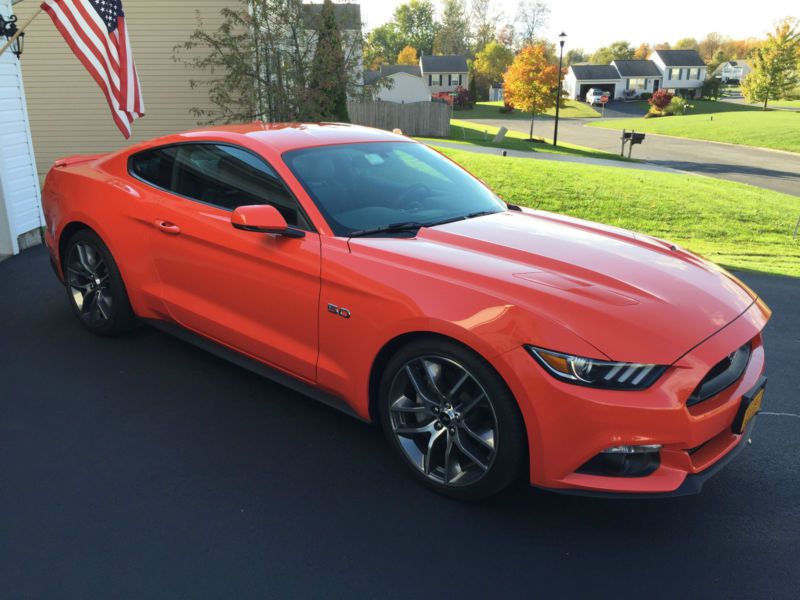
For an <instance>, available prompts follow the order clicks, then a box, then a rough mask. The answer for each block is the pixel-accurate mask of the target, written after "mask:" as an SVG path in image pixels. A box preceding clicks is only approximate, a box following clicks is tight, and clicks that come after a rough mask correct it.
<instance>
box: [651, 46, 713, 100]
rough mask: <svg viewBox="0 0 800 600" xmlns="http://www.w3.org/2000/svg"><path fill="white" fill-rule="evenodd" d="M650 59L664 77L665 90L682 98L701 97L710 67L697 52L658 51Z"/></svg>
mask: <svg viewBox="0 0 800 600" xmlns="http://www.w3.org/2000/svg"><path fill="white" fill-rule="evenodd" d="M650 59H651V60H652V61H653V62H654V63H656V65H657V66H658V69H659V70H660V71H661V73H662V74H663V76H664V79H663V83H662V87H663V88H665V89H667V90H669V91H670V92H672V93H673V94H678V95H680V96H689V97H692V98H698V97H700V94H701V92H702V89H703V82H704V81H705V79H706V70H707V69H708V67H706V63H705V62H703V59H702V58H701V57H700V53H699V52H697V50H656V51H655V52H653V55H652V56H651V57H650Z"/></svg>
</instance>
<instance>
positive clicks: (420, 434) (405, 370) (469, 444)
mask: <svg viewBox="0 0 800 600" xmlns="http://www.w3.org/2000/svg"><path fill="white" fill-rule="evenodd" d="M389 397H390V399H391V401H390V402H391V403H390V407H389V414H390V422H391V427H392V432H393V433H394V436H395V439H396V440H397V442H398V444H399V445H400V447H401V449H402V450H403V453H404V454H405V456H406V458H407V459H408V460H409V461H410V462H411V463H412V464H413V465H414V466H415V467H416V468H417V469H419V471H420V472H422V473H423V474H424V475H425V476H426V477H428V478H429V479H431V480H432V481H434V482H436V483H439V484H443V485H447V486H466V485H471V484H474V483H476V482H478V481H479V480H481V479H482V478H483V477H484V476H485V475H486V474H487V473H488V472H489V470H490V469H491V467H492V464H493V463H494V460H495V457H496V455H497V444H498V426H497V416H496V414H495V410H494V406H493V404H492V400H491V398H490V397H489V394H487V392H486V390H485V389H484V387H483V386H482V385H481V383H480V382H479V381H478V379H477V378H476V377H475V376H474V375H473V374H472V373H470V371H469V370H468V369H467V368H466V367H464V366H463V365H461V364H459V363H458V362H456V361H454V360H451V359H449V358H446V357H443V356H422V357H418V358H415V359H413V360H411V361H409V362H407V363H406V364H405V365H404V366H403V367H402V368H401V369H400V370H399V371H398V372H397V374H396V375H395V377H394V379H393V381H392V385H391V389H390V396H389Z"/></svg>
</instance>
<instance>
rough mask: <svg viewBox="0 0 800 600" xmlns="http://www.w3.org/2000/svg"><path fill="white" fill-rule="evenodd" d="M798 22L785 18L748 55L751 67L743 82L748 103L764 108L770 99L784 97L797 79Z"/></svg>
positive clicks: (799, 78)
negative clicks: (758, 104)
mask: <svg viewBox="0 0 800 600" xmlns="http://www.w3.org/2000/svg"><path fill="white" fill-rule="evenodd" d="M799 26H800V21H798V20H797V19H795V18H793V17H786V18H785V19H783V20H782V21H780V22H779V23H778V24H777V25H776V26H775V30H774V31H772V32H770V33H768V34H767V39H766V41H765V42H764V43H763V44H762V45H761V47H760V48H758V49H757V50H756V51H755V52H754V53H753V55H752V57H751V67H752V70H751V71H750V73H749V74H748V75H747V77H745V78H744V81H743V82H742V92H744V96H745V98H747V100H748V102H763V103H764V110H767V104H768V102H769V101H770V100H774V99H779V98H783V97H784V96H785V95H786V93H787V92H788V91H789V90H791V89H793V88H794V87H796V86H797V85H798V82H800V77H799V76H798V56H800V31H798V27H799Z"/></svg>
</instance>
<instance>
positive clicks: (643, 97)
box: [639, 92, 653, 100]
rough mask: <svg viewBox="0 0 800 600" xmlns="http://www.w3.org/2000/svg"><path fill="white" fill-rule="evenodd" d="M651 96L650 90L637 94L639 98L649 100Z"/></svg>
mask: <svg viewBox="0 0 800 600" xmlns="http://www.w3.org/2000/svg"><path fill="white" fill-rule="evenodd" d="M652 97H653V94H651V93H650V92H642V93H641V94H639V98H641V99H642V100H650V98H652Z"/></svg>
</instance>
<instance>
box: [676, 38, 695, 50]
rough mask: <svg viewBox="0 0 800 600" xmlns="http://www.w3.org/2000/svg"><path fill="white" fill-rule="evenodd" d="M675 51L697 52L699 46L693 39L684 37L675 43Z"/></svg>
mask: <svg viewBox="0 0 800 600" xmlns="http://www.w3.org/2000/svg"><path fill="white" fill-rule="evenodd" d="M674 48H675V50H699V49H700V44H698V43H697V40H696V39H695V38H693V37H685V38H681V39H679V40H678V41H677V42H675V46H674Z"/></svg>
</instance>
